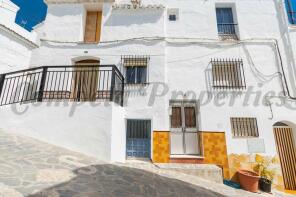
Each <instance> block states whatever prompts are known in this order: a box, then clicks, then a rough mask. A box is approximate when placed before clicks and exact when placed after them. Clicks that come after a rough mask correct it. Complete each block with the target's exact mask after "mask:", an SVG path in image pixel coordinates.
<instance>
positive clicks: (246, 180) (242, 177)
mask: <svg viewBox="0 0 296 197" xmlns="http://www.w3.org/2000/svg"><path fill="white" fill-rule="evenodd" d="M237 173H238V178H239V182H240V184H241V187H242V188H243V189H244V190H247V191H249V192H258V182H259V178H260V177H259V175H258V174H257V173H256V172H252V171H249V170H242V169H241V170H238V171H237Z"/></svg>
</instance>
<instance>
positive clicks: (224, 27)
mask: <svg viewBox="0 0 296 197" xmlns="http://www.w3.org/2000/svg"><path fill="white" fill-rule="evenodd" d="M216 17H217V28H218V34H219V36H220V37H223V38H232V39H237V36H236V26H237V24H236V23H235V22H234V18H233V12H232V8H216Z"/></svg>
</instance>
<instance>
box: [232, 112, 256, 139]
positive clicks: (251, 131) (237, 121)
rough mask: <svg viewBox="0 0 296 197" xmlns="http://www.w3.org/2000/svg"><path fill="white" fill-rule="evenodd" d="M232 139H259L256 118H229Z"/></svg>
mask: <svg viewBox="0 0 296 197" xmlns="http://www.w3.org/2000/svg"><path fill="white" fill-rule="evenodd" d="M230 121H231V129H232V136H233V137H237V138H240V137H259V132H258V126H257V119H256V118H241V117H240V118H230Z"/></svg>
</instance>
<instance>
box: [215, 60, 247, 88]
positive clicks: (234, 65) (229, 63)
mask: <svg viewBox="0 0 296 197" xmlns="http://www.w3.org/2000/svg"><path fill="white" fill-rule="evenodd" d="M211 65H212V78H213V88H215V89H244V88H246V83H245V76H244V68H243V61H242V60H236V59H235V60H224V59H212V60H211Z"/></svg>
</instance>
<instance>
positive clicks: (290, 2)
mask: <svg viewBox="0 0 296 197" xmlns="http://www.w3.org/2000/svg"><path fill="white" fill-rule="evenodd" d="M285 4H286V10H287V15H288V20H289V23H290V24H293V25H296V1H294V0H285Z"/></svg>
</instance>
